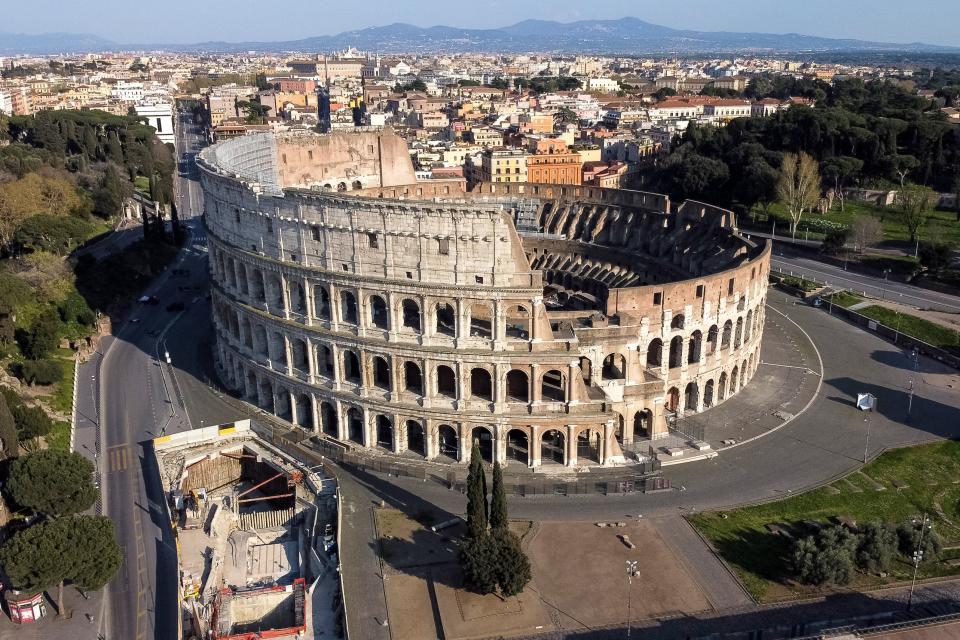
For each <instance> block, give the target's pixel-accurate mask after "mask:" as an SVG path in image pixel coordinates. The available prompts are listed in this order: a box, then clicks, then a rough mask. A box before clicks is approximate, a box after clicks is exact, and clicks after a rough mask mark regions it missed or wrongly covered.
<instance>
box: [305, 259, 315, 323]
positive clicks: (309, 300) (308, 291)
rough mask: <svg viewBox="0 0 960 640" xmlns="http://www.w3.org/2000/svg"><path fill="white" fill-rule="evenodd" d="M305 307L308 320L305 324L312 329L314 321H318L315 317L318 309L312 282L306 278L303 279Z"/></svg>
mask: <svg viewBox="0 0 960 640" xmlns="http://www.w3.org/2000/svg"><path fill="white" fill-rule="evenodd" d="M304 258H306V256H304ZM303 305H304V307H306V308H305V309H304V312H303V313H304V316H305V318H306V319H305V322H306V324H307V326H308V327H312V326H313V321H314V320H315V319H316V318H315V317H314V316H315V311H316V309H315V307H314V306H313V287H311V286H310V281H309V280H307V279H306V278H304V279H303Z"/></svg>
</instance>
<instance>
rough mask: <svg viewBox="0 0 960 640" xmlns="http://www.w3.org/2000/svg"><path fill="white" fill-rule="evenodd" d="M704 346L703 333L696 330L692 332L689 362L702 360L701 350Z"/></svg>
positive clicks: (688, 352) (688, 347) (688, 354)
mask: <svg viewBox="0 0 960 640" xmlns="http://www.w3.org/2000/svg"><path fill="white" fill-rule="evenodd" d="M702 346H703V334H702V333H700V332H699V331H694V332H693V333H692V334H690V340H689V342H688V344H687V364H697V363H699V362H700V350H701V348H702Z"/></svg>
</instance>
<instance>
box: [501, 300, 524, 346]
mask: <svg viewBox="0 0 960 640" xmlns="http://www.w3.org/2000/svg"><path fill="white" fill-rule="evenodd" d="M505 316H506V323H507V324H506V334H507V340H529V339H530V312H529V311H528V310H527V308H526V307H524V306H522V305H511V306H508V307H507V311H506V314H505Z"/></svg>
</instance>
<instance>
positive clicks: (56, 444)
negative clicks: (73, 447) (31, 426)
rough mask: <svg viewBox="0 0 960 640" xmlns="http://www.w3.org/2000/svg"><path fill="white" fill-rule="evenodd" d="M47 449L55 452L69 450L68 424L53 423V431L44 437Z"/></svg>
mask: <svg viewBox="0 0 960 640" xmlns="http://www.w3.org/2000/svg"><path fill="white" fill-rule="evenodd" d="M45 439H46V441H47V447H48V448H50V449H56V450H57V451H69V450H70V423H69V422H54V423H53V429H51V430H50V433H48V434H47V435H46V438H45Z"/></svg>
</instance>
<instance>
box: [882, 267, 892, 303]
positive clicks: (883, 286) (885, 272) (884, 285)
mask: <svg viewBox="0 0 960 640" xmlns="http://www.w3.org/2000/svg"><path fill="white" fill-rule="evenodd" d="M889 275H890V269H884V270H883V283H882V284H881V285H880V299H881V300H883V299H884V298H885V297H886V294H887V276H889Z"/></svg>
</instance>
